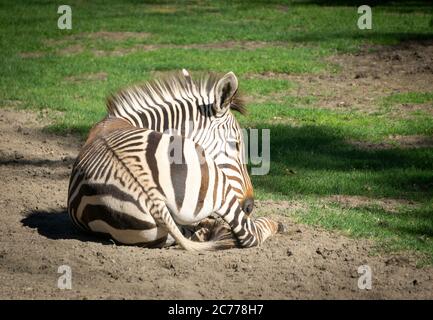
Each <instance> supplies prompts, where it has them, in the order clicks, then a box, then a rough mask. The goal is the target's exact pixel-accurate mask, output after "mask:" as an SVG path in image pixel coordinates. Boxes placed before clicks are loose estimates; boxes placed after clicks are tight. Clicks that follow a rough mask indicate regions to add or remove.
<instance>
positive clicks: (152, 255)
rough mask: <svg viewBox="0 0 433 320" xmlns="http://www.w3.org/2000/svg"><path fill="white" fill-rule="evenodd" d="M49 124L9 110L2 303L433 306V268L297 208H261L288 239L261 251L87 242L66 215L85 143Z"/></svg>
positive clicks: (2, 124) (1, 164) (3, 160)
mask: <svg viewBox="0 0 433 320" xmlns="http://www.w3.org/2000/svg"><path fill="white" fill-rule="evenodd" d="M44 124H46V120H44V118H43V117H41V116H40V115H39V116H37V115H35V114H33V113H30V112H23V111H12V110H10V109H0V132H1V136H0V143H1V150H0V176H1V180H0V207H1V208H2V210H1V213H0V230H1V231H0V244H1V245H0V283H1V285H0V298H3V299H5V298H6V299H22V298H30V299H65V298H66V299H69V298H77V299H94V298H115V299H123V298H125V299H131V298H142V299H154V298H156V299H181V298H186V299H236V298H242V299H249V298H250V299H255V298H258V299H260V298H269V299H291V298H296V299H299V298H329V299H331V298H350V299H351V298H361V299H365V298H433V269H432V268H430V267H427V268H417V267H416V259H415V258H414V257H413V256H410V255H401V254H400V255H382V254H377V253H375V254H372V253H373V252H374V249H373V244H372V243H370V242H369V241H366V240H354V239H350V238H347V237H345V236H342V235H340V234H338V233H332V232H328V231H325V230H321V229H317V228H312V227H308V226H304V225H297V224H295V223H294V222H293V221H291V220H290V219H289V218H285V217H282V216H280V215H277V213H278V212H280V211H283V210H287V209H288V208H287V207H288V206H290V202H285V203H281V204H279V203H272V202H264V203H258V205H257V208H256V210H257V211H262V212H269V213H270V214H271V215H273V216H274V217H275V219H277V220H279V221H282V222H284V223H285V224H286V226H287V229H288V232H287V234H279V235H277V236H276V237H274V238H271V239H270V240H269V241H267V242H266V243H265V244H264V245H263V247H261V248H254V249H244V250H242V249H233V250H228V251H220V252H210V253H203V254H196V253H190V252H185V251H183V250H180V249H179V248H176V247H173V248H169V249H143V248H139V247H129V246H117V245H114V244H113V243H110V242H107V241H101V240H100V239H98V238H93V237H89V236H88V235H85V234H82V233H81V232H80V231H79V230H76V229H75V227H74V226H73V225H72V224H71V222H70V221H69V217H68V216H67V214H66V211H65V205H66V193H67V186H68V176H69V173H70V169H71V165H72V162H73V158H74V156H75V155H76V154H77V150H78V148H79V146H80V141H79V140H78V139H77V138H76V137H73V136H68V137H59V136H55V135H50V134H46V133H43V132H42V130H41V129H42V127H43V126H44ZM61 265H68V266H70V267H71V269H72V289H71V290H60V289H58V287H57V280H58V277H59V276H61V274H58V273H57V270H58V267H59V266H61ZM361 265H368V266H370V268H371V270H372V289H371V290H360V289H359V288H358V277H359V276H360V274H358V273H357V270H358V267H359V266H361Z"/></svg>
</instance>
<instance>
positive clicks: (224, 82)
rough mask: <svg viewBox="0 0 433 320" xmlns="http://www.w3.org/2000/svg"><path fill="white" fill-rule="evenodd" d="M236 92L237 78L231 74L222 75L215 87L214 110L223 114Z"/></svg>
mask: <svg viewBox="0 0 433 320" xmlns="http://www.w3.org/2000/svg"><path fill="white" fill-rule="evenodd" d="M236 91H238V78H236V76H235V74H234V73H233V72H231V71H230V72H229V73H227V74H226V75H224V76H223V77H222V78H221V79H220V80H219V81H218V82H217V84H216V86H215V110H216V111H217V112H224V111H225V110H226V109H227V108H228V107H229V106H230V102H231V100H232V98H233V96H234V95H235V94H236Z"/></svg>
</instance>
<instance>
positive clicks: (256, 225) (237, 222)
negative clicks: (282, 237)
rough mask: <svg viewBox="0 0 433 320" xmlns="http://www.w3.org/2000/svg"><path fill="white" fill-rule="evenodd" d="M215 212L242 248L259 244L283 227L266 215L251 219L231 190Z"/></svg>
mask: <svg viewBox="0 0 433 320" xmlns="http://www.w3.org/2000/svg"><path fill="white" fill-rule="evenodd" d="M217 213H218V214H219V215H220V216H221V217H222V218H223V219H224V220H225V221H226V222H227V223H228V224H229V226H230V228H231V230H232V232H233V234H234V235H235V237H236V239H237V241H238V244H239V246H240V247H242V248H248V247H254V246H259V245H261V244H262V243H263V242H264V241H265V240H266V239H267V238H269V237H270V236H272V235H274V234H276V233H278V232H281V231H282V229H283V225H282V224H280V223H278V222H276V221H273V220H271V219H269V218H267V217H260V218H257V219H254V220H253V219H252V218H251V217H250V216H248V215H247V214H246V213H245V212H244V211H243V210H242V208H241V205H240V203H239V201H238V199H237V198H236V196H235V194H234V193H233V192H230V193H229V194H228V197H227V199H226V202H225V204H224V206H223V207H222V208H221V209H220V210H218V211H217Z"/></svg>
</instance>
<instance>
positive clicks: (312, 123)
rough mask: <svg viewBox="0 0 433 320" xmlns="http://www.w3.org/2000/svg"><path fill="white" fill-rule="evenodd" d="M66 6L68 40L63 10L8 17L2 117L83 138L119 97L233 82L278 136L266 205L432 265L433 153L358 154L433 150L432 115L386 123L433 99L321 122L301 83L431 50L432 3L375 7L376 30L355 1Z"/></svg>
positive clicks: (420, 95) (6, 11)
mask: <svg viewBox="0 0 433 320" xmlns="http://www.w3.org/2000/svg"><path fill="white" fill-rule="evenodd" d="M366 2H368V1H366ZM68 3H69V4H70V5H71V7H72V25H73V28H72V30H59V29H58V28H57V19H58V17H59V15H58V14H57V8H58V6H59V5H61V4H63V3H60V2H59V3H57V2H53V1H39V2H37V1H2V3H1V4H0V29H1V31H0V57H1V68H0V106H2V107H11V106H15V107H17V108H28V109H32V110H39V111H41V110H48V115H49V116H50V117H51V118H52V120H53V125H51V126H50V127H48V128H47V130H51V131H54V132H56V133H59V134H64V133H76V134H80V135H83V136H85V135H86V133H87V132H88V130H89V128H90V127H91V125H92V124H93V123H95V122H96V121H98V120H99V119H101V118H102V117H103V115H104V114H105V105H104V102H105V97H106V96H107V94H109V93H110V92H113V91H115V90H116V89H118V88H120V87H124V86H126V85H128V84H131V83H135V82H142V81H144V80H146V79H149V78H151V77H153V76H154V75H155V74H157V73H158V72H164V71H170V70H178V69H180V68H186V69H188V70H191V71H194V70H206V71H207V70H212V71H218V72H227V71H230V70H232V71H234V72H235V73H236V74H237V75H238V77H239V80H240V85H241V88H242V90H243V92H244V93H245V94H246V95H247V96H248V97H249V100H248V101H249V105H248V108H249V114H248V115H247V116H246V117H245V116H239V120H240V122H241V124H242V125H243V126H246V127H255V128H268V129H270V130H271V170H270V173H269V174H268V175H265V176H253V184H254V186H255V189H256V196H257V198H258V199H263V200H264V199H272V200H288V201H295V202H296V203H298V204H299V203H300V204H301V205H300V206H299V208H301V209H299V210H293V212H292V211H290V214H291V215H292V216H293V217H294V218H295V219H297V220H299V221H300V222H304V223H311V224H315V225H320V226H324V227H327V228H331V229H339V230H342V231H343V232H345V233H347V234H349V235H352V236H360V237H368V238H372V239H375V240H377V243H378V244H379V245H380V247H382V248H386V249H389V250H406V249H410V250H412V249H413V250H417V251H418V252H420V253H421V254H422V255H423V256H424V257H425V259H424V260H423V261H425V262H427V263H429V264H431V263H433V197H432V195H433V148H432V147H431V146H428V145H427V146H424V147H420V148H416V149H414V148H402V147H400V146H399V144H398V141H397V142H395V145H391V146H390V147H388V148H376V149H375V148H367V149H365V148H359V146H357V145H356V144H353V143H349V142H350V141H362V142H363V143H375V144H380V143H381V142H383V141H386V140H387V139H389V137H393V136H417V137H427V136H430V137H431V136H432V135H433V117H432V114H433V113H426V112H425V109H423V110H415V111H413V112H412V113H411V114H410V117H396V116H391V115H392V114H393V110H395V108H396V106H399V105H401V104H411V105H415V106H417V105H430V106H431V105H432V104H433V89H432V88H433V86H432V85H431V86H430V90H428V88H427V89H425V88H424V89H423V90H413V91H403V92H394V93H386V94H383V95H381V96H377V97H375V98H374V99H372V101H371V106H373V107H374V108H375V109H374V110H375V111H374V112H364V111H363V110H357V109H353V108H348V109H344V108H340V109H336V108H322V105H321V102H322V100H321V98H318V97H317V95H313V94H311V95H309V94H307V95H302V96H301V95H297V94H296V92H297V90H299V89H300V88H302V83H300V82H297V81H296V79H297V78H296V76H299V77H304V78H307V77H313V78H316V77H319V76H321V75H325V76H326V75H328V76H329V75H336V76H338V74H339V73H340V72H341V70H340V68H339V67H338V65H337V64H335V63H332V62H331V61H330V60H329V59H328V58H329V57H331V56H335V55H338V54H344V53H354V52H357V51H358V50H359V49H360V48H361V47H362V46H365V45H375V44H376V45H392V44H397V43H399V42H401V41H405V40H426V39H431V38H433V15H432V12H433V6H432V5H429V4H428V1H394V2H392V1H382V3H385V4H382V5H372V7H373V29H372V30H359V29H358V28H357V23H356V22H357V19H358V17H359V15H358V14H357V7H356V5H355V3H356V1H262V2H261V1H210V0H209V1H201V0H196V1H172V2H162V1H161V2H156V1H138V0H137V1H92V2H91V3H90V2H87V1H69V2H68ZM376 3H380V2H379V1H376ZM101 31H104V32H105V33H104V32H101ZM97 32H98V33H97ZM108 32H116V33H112V34H109V33H108ZM126 32H130V33H126ZM107 35H108V36H107ZM273 75H277V76H273ZM282 75H283V76H282ZM284 75H290V76H293V78H290V77H287V76H284ZM329 89H330V91H332V88H329ZM335 195H343V196H346V197H351V198H350V199H352V200H354V199H355V200H357V203H356V205H347V203H346V205H345V204H344V203H343V202H341V201H338V200H336V198H335V197H332V196H335ZM361 200H362V201H361ZM384 203H385V204H389V203H391V204H392V205H391V207H390V206H389V205H384ZM281 214H287V213H284V212H281Z"/></svg>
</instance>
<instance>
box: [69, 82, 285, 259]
mask: <svg viewBox="0 0 433 320" xmlns="http://www.w3.org/2000/svg"><path fill="white" fill-rule="evenodd" d="M228 75H230V74H228ZM233 77H234V75H233V74H231V75H230V77H229V78H227V75H226V76H225V77H224V78H223V79H222V80H220V81H218V83H216V84H214V87H215V89H212V90H214V91H215V92H219V94H216V93H215V94H214V93H213V91H212V90H211V91H210V92H211V94H210V93H209V92H208V96H212V95H213V94H214V96H215V98H214V102H211V101H209V100H208V101H207V103H208V105H206V106H203V105H200V104H199V103H198V102H197V101H195V102H194V103H195V105H192V104H191V105H190V103H192V102H190V103H185V102H184V104H183V105H184V107H185V106H187V105H188V108H189V109H188V110H191V113H189V115H192V117H193V118H194V117H197V119H199V121H195V122H194V121H190V122H189V125H190V127H189V128H187V129H188V130H187V131H188V132H190V133H188V134H185V132H186V131H185V132H182V130H180V132H179V130H171V131H170V130H168V131H167V130H163V129H164V128H165V125H162V124H163V123H168V124H167V126H170V125H173V121H174V122H176V125H175V128H174V129H176V128H180V129H181V128H182V126H184V127H186V126H187V125H186V122H185V120H186V119H190V117H189V116H186V115H183V116H181V115H180V114H181V109H179V110H178V111H179V112H178V116H176V117H169V119H166V118H164V117H163V116H161V115H160V116H156V114H155V115H154V116H153V118H152V117H151V116H150V115H149V114H150V113H149V114H147V116H145V117H143V118H142V119H141V118H140V117H138V118H137V117H136V116H134V115H133V114H134V113H133V112H132V111H131V110H132V109H131V108H126V107H124V108H119V107H116V106H119V103H117V104H116V103H114V102H113V100H111V101H109V110H110V112H109V115H108V116H107V117H106V118H105V119H104V120H103V121H101V122H100V123H98V124H97V125H95V126H94V128H92V130H91V132H90V134H89V137H88V139H87V141H86V144H85V145H84V147H83V149H82V150H81V152H80V154H79V156H78V158H77V160H76V162H75V164H74V167H73V170H72V174H71V178H70V184H69V193H68V212H69V214H70V216H71V218H72V220H73V221H74V222H75V223H76V224H77V225H78V226H80V227H82V228H83V229H86V230H89V231H92V232H97V233H105V234H108V235H110V236H111V237H112V238H113V239H115V240H117V241H118V242H120V243H124V244H136V245H137V244H139V245H144V246H150V247H154V246H166V245H171V244H173V243H175V242H176V243H178V244H180V245H181V246H182V247H183V248H185V249H188V250H197V251H199V250H216V249H222V248H228V247H233V246H241V247H251V246H255V245H258V244H260V243H262V242H263V241H264V240H265V239H266V238H267V237H269V236H270V235H272V234H274V233H276V232H277V230H278V228H279V225H278V224H277V223H275V222H273V221H271V220H269V219H267V218H259V219H257V220H255V221H253V220H252V219H251V218H250V216H249V213H250V212H251V211H250V210H246V209H245V208H246V206H247V207H248V208H249V207H250V206H251V202H250V200H251V199H250V198H249V197H252V186H251V181H250V180H249V176H248V173H247V172H246V167H245V164H243V163H242V151H243V150H244V149H243V148H244V145H243V140H242V137H241V134H240V128H239V125H238V123H237V122H236V120H235V118H234V116H233V115H232V114H231V112H230V111H229V107H230V103H229V102H230V101H232V99H233V95H234V94H235V92H236V90H237V80H236V83H235V87H236V88H234V84H233V83H234V82H233V81H234V80H233ZM226 78H227V79H226ZM234 79H236V78H235V77H234ZM186 81H188V79H186ZM227 84H228V85H227ZM191 86H192V82H188V83H187V85H186V87H185V88H190V87H191ZM193 87H194V88H197V86H193ZM149 88H154V89H155V88H157V87H155V85H154V87H149ZM149 88H148V90H150V89H149ZM174 88H175V86H173V87H171V89H170V90H169V91H170V92H173V91H175V90H174ZM185 88H184V89H185ZM227 88H228V89H227ZM207 89H209V88H207ZM229 89H230V92H229V93H227V92H225V91H224V90H226V91H227V90H229ZM191 90H193V89H191ZM194 90H195V89H194ZM194 90H193V91H194ZM127 92H128V94H129V95H133V94H135V95H136V96H137V94H138V93H137V92H136V91H127ZM179 94H180V95H181V96H182V95H185V94H186V93H185V92H183V93H179ZM152 95H153V96H152V97H153V99H154V100H157V97H160V98H161V92H159V93H155V92H153V93H152ZM121 96H122V97H123V98H122V99H123V100H122V101H123V102H124V103H126V102H125V101H127V99H126V100H125V94H124V95H121ZM143 97H145V98H147V99H148V98H149V96H148V95H142V98H143ZM170 97H171V98H174V97H176V95H175V94H174V93H173V94H172V95H171V94H170V95H169V96H168V97H166V98H167V99H166V101H172V100H170ZM137 101H139V100H137ZM137 101H135V102H132V101H129V102H128V103H127V104H126V106H131V105H133V106H134V107H136V108H138V107H137V105H138V104H139V103H138V102H137ZM179 101H180V99H179ZM218 101H220V102H219V103H218ZM157 102H158V105H159V106H161V105H162V104H163V101H157ZM141 103H142V101H141ZM201 103H203V101H201ZM209 103H210V104H209ZM181 104H182V103H180V102H179V105H181ZM166 105H168V104H166ZM115 110H117V111H115ZM127 110H128V112H126V111H127ZM137 110H138V109H137ZM140 110H141V111H143V110H145V111H143V112H141V114H144V112H156V111H155V110H156V109H155V108H154V107H149V105H146V106H144V107H142V108H141V109H140ZM149 110H153V111H149ZM194 110H195V111H194ZM116 112H119V113H116ZM182 112H185V110H183V111H182ZM203 112H205V116H204V120H203V119H201V118H200V117H201V116H203ZM136 114H139V113H138V112H137V113H136ZM196 115H197V116H196ZM131 117H133V118H134V119H136V120H135V121H134V120H132V119H133V118H131ZM139 118H140V119H141V120H140V121H141V122H137V121H138V120H137V119H139ZM151 118H152V119H153V120H152V121H150V120H146V121H148V122H146V123H145V122H144V121H145V120H143V119H151ZM170 121H171V123H170ZM181 122H182V123H183V125H180V127H177V126H178V125H179V123H181ZM204 123H207V124H206V125H205V124H204ZM199 124H201V125H200V126H201V127H200V128H198V125H199ZM140 126H149V127H150V128H140ZM155 129H158V130H155ZM179 133H180V134H179ZM231 140H234V142H235V143H230V142H231ZM198 142H201V143H198ZM220 149H222V150H223V151H224V152H221V150H220ZM211 214H216V215H218V216H220V217H221V218H222V219H223V220H224V221H225V222H226V223H227V225H228V226H229V229H228V235H229V236H230V237H229V238H230V239H228V237H227V232H226V234H218V235H215V233H214V236H213V237H211V238H210V239H208V240H210V241H205V242H196V241H192V240H191V239H194V237H193V236H192V237H186V234H185V230H186V229H184V228H183V227H182V226H191V225H195V224H197V223H203V222H204V221H205V220H206V218H207V217H209V216H210V215H211ZM207 230H208V229H207ZM201 231H203V230H201ZM211 233H212V232H211ZM232 235H233V236H234V237H233V236H232Z"/></svg>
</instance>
